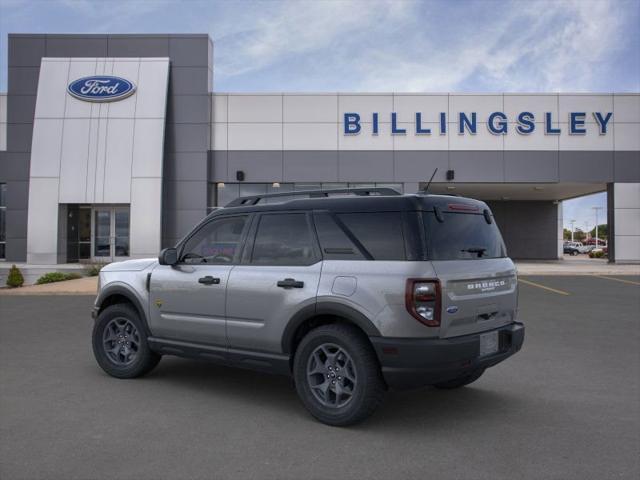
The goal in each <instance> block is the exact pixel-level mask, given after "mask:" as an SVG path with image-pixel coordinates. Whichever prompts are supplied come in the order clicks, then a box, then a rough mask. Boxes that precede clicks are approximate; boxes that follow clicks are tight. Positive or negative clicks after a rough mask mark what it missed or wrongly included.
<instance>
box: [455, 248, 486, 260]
mask: <svg viewBox="0 0 640 480" xmlns="http://www.w3.org/2000/svg"><path fill="white" fill-rule="evenodd" d="M460 251H461V252H467V253H477V254H478V258H480V257H482V255H484V252H486V251H487V249H486V248H481V247H472V248H463V249H462V250H460Z"/></svg>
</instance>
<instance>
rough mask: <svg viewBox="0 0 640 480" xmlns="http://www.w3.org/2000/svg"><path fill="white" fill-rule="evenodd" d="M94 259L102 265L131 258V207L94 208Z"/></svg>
mask: <svg viewBox="0 0 640 480" xmlns="http://www.w3.org/2000/svg"><path fill="white" fill-rule="evenodd" d="M93 257H94V261H96V262H100V263H107V262H113V261H119V260H125V259H126V258H128V257H129V207H94V209H93Z"/></svg>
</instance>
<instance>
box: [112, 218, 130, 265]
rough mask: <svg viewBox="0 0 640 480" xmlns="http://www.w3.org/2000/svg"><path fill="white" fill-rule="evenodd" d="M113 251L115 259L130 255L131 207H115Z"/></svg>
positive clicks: (123, 258) (122, 258)
mask: <svg viewBox="0 0 640 480" xmlns="http://www.w3.org/2000/svg"><path fill="white" fill-rule="evenodd" d="M112 217H113V225H112V228H111V231H112V232H113V236H112V252H111V254H112V255H113V258H114V260H116V261H118V260H125V259H126V258H127V257H128V256H129V207H116V208H114V209H113V214H112Z"/></svg>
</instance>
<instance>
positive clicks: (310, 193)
mask: <svg viewBox="0 0 640 480" xmlns="http://www.w3.org/2000/svg"><path fill="white" fill-rule="evenodd" d="M338 193H351V194H353V195H357V196H360V197H368V196H369V195H371V194H372V193H375V194H378V195H400V192H398V191H397V190H394V189H393V188H383V187H380V188H340V189H334V190H304V191H298V192H282V193H267V194H264V195H250V196H247V197H239V198H236V199H235V200H233V201H231V202H229V203H228V204H226V205H225V208H229V207H246V206H251V205H256V204H257V203H258V202H260V200H262V199H263V198H277V197H294V196H295V197H309V198H323V197H325V198H326V197H328V196H329V195H334V194H338Z"/></svg>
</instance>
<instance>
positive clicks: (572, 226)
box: [569, 220, 576, 242]
mask: <svg viewBox="0 0 640 480" xmlns="http://www.w3.org/2000/svg"><path fill="white" fill-rule="evenodd" d="M569 223H570V224H571V241H572V242H573V230H574V225H575V223H576V221H575V220H571V221H570V222H569Z"/></svg>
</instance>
